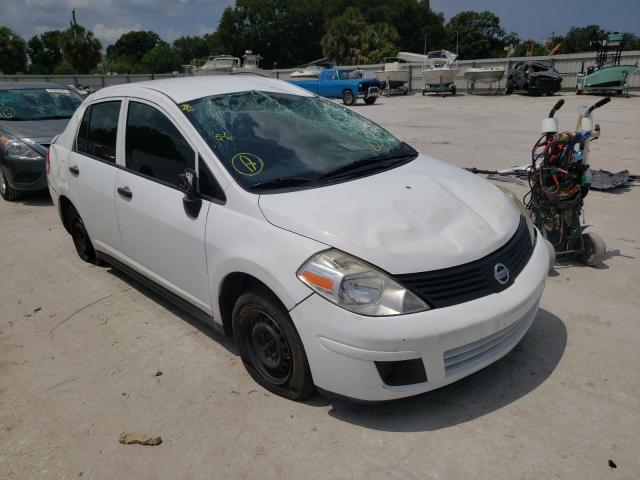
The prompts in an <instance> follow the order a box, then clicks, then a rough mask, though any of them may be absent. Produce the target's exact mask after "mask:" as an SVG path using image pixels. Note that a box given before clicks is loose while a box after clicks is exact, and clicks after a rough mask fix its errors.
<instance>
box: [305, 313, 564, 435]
mask: <svg viewBox="0 0 640 480" xmlns="http://www.w3.org/2000/svg"><path fill="white" fill-rule="evenodd" d="M566 344H567V330H566V328H565V325H564V323H563V322H562V320H561V319H560V318H558V317H557V316H556V315H554V314H553V313H551V312H549V311H547V310H544V309H540V310H539V311H538V315H537V317H536V320H535V321H534V323H533V325H532V327H531V329H530V330H529V332H528V333H527V334H526V335H525V337H524V338H523V339H522V340H521V341H520V343H519V344H518V345H517V346H516V348H514V349H513V350H512V351H511V352H510V353H509V354H507V355H506V356H505V357H504V358H502V359H500V360H499V361H497V362H496V363H494V364H492V365H490V366H488V367H487V368H485V369H483V370H480V371H479V372H477V373H475V374H473V375H471V376H469V377H467V378H464V379H462V380H460V381H458V382H456V383H453V384H451V385H449V386H447V387H443V388H441V389H438V390H434V391H432V392H428V393H425V394H422V395H419V396H416V397H411V398H407V399H402V400H395V401H391V402H386V403H380V404H374V405H361V404H357V403H353V402H349V401H346V400H340V399H332V398H327V397H322V398H323V399H324V400H326V401H323V400H322V399H320V398H314V399H312V400H311V401H309V402H307V403H308V404H309V405H311V406H326V405H331V409H330V410H329V415H331V416H332V417H333V418H335V419H338V420H341V421H343V422H347V423H350V424H353V425H357V426H360V427H364V428H369V429H372V430H380V431H388V432H419V431H431V430H440V429H443V428H447V427H452V426H454V425H458V424H461V423H465V422H468V421H470V420H473V419H475V418H478V417H482V416H484V415H487V414H489V413H491V412H494V411H496V410H499V409H501V408H503V407H505V406H506V405H509V404H511V403H513V402H515V401H517V400H518V399H520V398H522V397H524V396H525V395H527V394H528V393H529V392H531V391H533V390H534V389H535V388H537V387H538V386H539V385H541V384H542V383H543V382H544V381H545V380H546V379H547V378H549V376H550V375H551V374H552V373H553V371H554V370H555V368H556V366H557V365H558V363H559V362H560V359H561V358H562V355H563V353H564V350H565V346H566Z"/></svg>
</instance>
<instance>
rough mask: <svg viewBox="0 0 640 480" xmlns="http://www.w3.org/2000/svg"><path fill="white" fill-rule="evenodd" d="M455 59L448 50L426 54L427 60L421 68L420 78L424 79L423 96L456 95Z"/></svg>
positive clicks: (456, 71)
mask: <svg viewBox="0 0 640 480" xmlns="http://www.w3.org/2000/svg"><path fill="white" fill-rule="evenodd" d="M457 58H458V55H456V54H455V53H453V52H450V51H448V50H436V51H433V52H429V53H427V58H426V60H425V63H424V66H423V67H422V78H423V79H424V87H423V88H422V94H423V95H425V94H426V93H427V92H437V93H444V92H451V93H452V94H453V95H455V94H456V86H455V81H456V75H457V73H458V64H457V63H456V59H457Z"/></svg>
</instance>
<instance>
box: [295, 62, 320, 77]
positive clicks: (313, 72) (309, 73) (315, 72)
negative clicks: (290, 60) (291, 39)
mask: <svg viewBox="0 0 640 480" xmlns="http://www.w3.org/2000/svg"><path fill="white" fill-rule="evenodd" d="M322 70H323V68H322V67H319V66H318V65H309V66H308V67H304V68H301V69H298V70H295V71H294V72H291V75H290V77H291V78H294V79H296V80H304V79H313V78H318V77H319V76H320V72H321V71H322Z"/></svg>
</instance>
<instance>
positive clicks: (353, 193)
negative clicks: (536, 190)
mask: <svg viewBox="0 0 640 480" xmlns="http://www.w3.org/2000/svg"><path fill="white" fill-rule="evenodd" d="M259 205H260V208H261V210H262V212H263V214H264V216H265V217H266V219H267V220H268V221H269V222H270V223H272V224H273V225H275V226H278V227H280V228H284V229H286V230H290V231H292V232H295V233H297V234H300V235H304V236H306V237H309V238H312V239H314V240H316V241H319V242H322V243H324V244H326V245H329V246H332V247H335V248H337V249H340V250H342V251H344V252H347V253H350V254H352V255H355V256H357V257H359V258H361V259H363V260H366V261H368V262H370V263H372V264H374V265H376V266H378V267H379V268H382V269H384V270H386V271H387V272H389V273H392V274H402V273H415V272H422V271H429V270H436V269H440V268H447V267H451V266H455V265H461V264H464V263H468V262H471V261H473V260H477V259H479V258H482V257H484V256H485V255H488V254H489V253H491V252H493V251H495V250H497V249H498V248H499V247H501V246H502V245H504V244H505V243H506V242H507V241H508V240H509V238H511V236H512V235H513V234H514V233H515V231H516V229H517V227H518V223H519V220H520V218H519V217H520V214H519V211H518V208H517V207H516V206H515V205H514V204H513V202H512V201H511V200H509V199H508V198H507V197H506V195H505V194H504V193H502V192H501V191H500V190H499V189H498V188H497V187H496V186H494V185H493V184H491V183H490V182H488V181H486V180H484V179H482V178H480V177H477V176H475V175H474V174H472V173H470V172H467V171H465V170H462V169H460V168H457V167H454V166H453V165H450V164H447V163H445V162H441V161H439V160H436V159H433V158H431V157H428V156H426V155H420V156H419V157H418V158H416V159H415V160H413V161H412V162H409V163H407V164H405V165H402V166H400V167H397V168H394V169H392V170H387V171H385V172H382V173H378V174H375V175H371V176H368V177H364V178H360V179H356V180H352V181H348V182H344V183H340V184H337V185H329V186H325V187H321V188H314V189H308V190H301V191H297V192H289V193H280V194H270V195H261V196H260V198H259Z"/></svg>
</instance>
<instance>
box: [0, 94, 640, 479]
mask: <svg viewBox="0 0 640 480" xmlns="http://www.w3.org/2000/svg"><path fill="white" fill-rule="evenodd" d="M562 98H565V99H566V100H567V104H566V105H565V107H564V108H563V109H562V110H561V111H560V114H559V118H560V120H561V122H562V125H563V127H564V128H567V129H569V128H571V127H573V125H574V122H575V114H576V112H577V107H578V105H580V104H581V103H583V102H585V101H587V102H594V101H596V100H597V98H596V97H575V96H573V95H563V96H562ZM556 100H557V97H554V98H545V97H542V98H527V97H520V96H510V97H486V96H457V97H454V98H440V97H422V96H420V95H411V96H407V97H396V98H389V99H387V98H383V99H380V102H379V103H378V104H376V105H374V106H371V107H365V106H356V107H354V108H356V110H357V111H358V112H360V113H362V114H364V115H367V116H369V117H371V118H372V119H374V120H376V121H377V122H379V123H380V124H382V125H384V126H386V127H388V128H389V129H391V130H392V131H393V132H394V133H396V134H397V135H399V136H401V137H404V138H405V139H406V140H407V141H408V142H409V143H411V144H413V145H414V146H416V147H418V148H420V149H421V150H423V151H425V152H427V153H430V154H432V155H434V156H437V157H439V158H442V159H445V160H448V161H450V162H452V163H455V164H457V165H461V166H477V167H482V168H499V167H508V166H512V165H521V164H524V163H527V162H528V159H529V151H530V149H531V146H532V144H533V142H534V141H535V140H536V138H537V135H538V133H537V132H538V129H539V122H540V119H541V118H542V117H544V116H545V115H546V114H547V112H548V110H549V109H550V108H551V106H552V105H553V103H555V101H556ZM596 118H597V121H598V122H599V123H600V124H601V126H602V138H601V139H600V140H599V141H598V142H597V143H596V144H595V145H594V146H593V152H592V157H591V158H592V161H591V163H592V166H593V167H595V168H605V169H608V170H619V169H623V168H627V169H629V170H631V171H632V172H633V173H640V164H639V162H638V160H639V159H640V157H639V153H638V152H640V137H639V136H638V132H640V97H638V96H634V97H632V98H630V99H626V98H614V100H613V101H612V103H611V104H609V105H607V106H606V107H604V108H603V109H601V110H599V111H597V113H596ZM502 185H506V186H510V185H511V184H502ZM513 188H514V190H516V191H517V192H518V193H519V194H522V193H524V188H523V187H518V186H514V187H513ZM639 205H640V189H638V188H633V187H631V188H628V189H626V190H625V191H618V192H615V193H601V192H592V193H590V195H589V196H588V197H587V199H586V207H585V215H586V221H587V223H589V224H592V225H593V226H594V227H593V228H594V230H596V231H598V232H599V233H600V234H601V235H602V236H603V237H604V239H605V240H606V242H607V247H608V255H607V258H606V260H605V262H604V265H602V266H601V267H600V268H588V267H584V266H581V265H580V264H577V263H565V264H561V265H558V266H557V268H556V273H555V274H553V276H551V277H550V278H549V282H548V284H547V289H546V291H545V293H544V296H543V298H542V305H541V310H540V313H539V314H538V317H537V319H536V321H535V323H534V325H533V327H532V328H531V330H530V331H529V333H528V334H527V335H526V336H525V338H524V339H523V340H522V342H521V343H520V345H518V346H517V347H516V349H515V350H514V351H513V352H511V353H510V354H509V355H507V356H506V357H505V358H504V359H502V360H500V361H499V362H497V363H495V364H494V365H492V366H490V367H489V368H487V369H485V370H483V371H481V372H479V373H477V374H475V375H473V376H471V377H469V378H467V379H465V380H462V381H460V382H458V383H456V384H454V385H451V386H449V387H447V388H443V389H441V390H439V391H435V392H431V393H429V394H425V395H422V396H420V397H416V398H411V399H406V400H401V401H397V402H393V403H388V404H384V405H379V406H360V405H354V404H349V403H345V402H342V401H336V400H331V399H327V398H324V397H322V396H319V395H318V396H316V397H315V398H313V399H312V400H311V401H308V402H306V403H294V402H291V401H288V400H284V399H282V398H279V397H276V396H274V395H271V394H269V393H267V392H266V391H265V390H263V389H262V388H260V387H259V386H258V385H256V384H255V383H254V382H253V381H252V380H251V378H250V377H249V375H248V374H247V373H246V372H245V371H244V368H243V366H242V363H241V361H240V359H239V357H238V356H237V354H236V350H235V348H234V346H233V345H232V343H231V342H230V341H229V340H227V339H224V338H222V337H221V336H219V335H218V334H216V333H215V332H213V331H212V330H211V329H209V328H207V327H205V326H204V325H202V324H200V323H198V322H197V321H196V320H194V319H193V318H191V317H189V316H188V315H187V314H185V313H183V312H182V311H180V310H178V309H177V308H175V307H173V306H171V305H170V304H168V303H166V302H165V301H163V300H162V299H160V298H159V297H158V296H156V295H154V294H152V293H150V292H149V291H148V290H146V289H145V288H143V287H141V286H140V285H138V284H136V283H135V282H133V281H132V280H129V279H128V278H126V277H124V276H123V275H121V274H120V273H118V272H117V271H114V270H112V269H110V268H100V267H95V266H91V265H88V264H86V263H84V262H82V261H80V259H79V258H78V257H77V255H76V253H75V251H74V248H73V244H72V241H71V238H70V237H69V236H68V235H67V233H66V232H65V231H64V229H63V227H62V225H61V224H60V221H59V219H58V217H57V215H56V212H55V210H54V208H53V207H52V206H51V204H50V202H49V201H48V199H47V197H45V196H29V197H27V198H25V199H24V200H23V201H21V202H17V203H7V202H4V201H2V200H0V478H2V479H7V480H9V479H19V480H22V479H71V478H79V477H83V478H89V479H102V478H108V479H122V478H129V479H155V478H163V479H164V478H167V479H172V480H176V479H214V478H231V479H236V478H261V479H289V478H291V479H294V478H295V479H297V478H299V479H302V478H305V479H306V478H318V479H349V478H353V479H361V478H362V479H384V480H389V479H458V478H459V479H465V480H466V479H486V478H491V479H515V478H518V479H541V478H545V479H548V478H565V479H603V478H611V479H621V478H627V479H637V478H640V355H639V353H638V351H639V350H638V345H640V324H639V319H640V306H639V301H640V287H639V285H640V261H639V260H638V257H639V256H640V221H639V220H640V214H639V210H640V209H639V208H638V206H639ZM389 321H392V319H391V320H389ZM160 372H161V374H160ZM123 431H135V432H145V433H150V434H158V435H161V436H162V438H163V439H164V443H162V445H160V446H155V447H149V446H140V445H121V444H120V443H118V436H119V435H120V433H122V432H123ZM611 462H613V463H611ZM614 465H615V466H617V468H616V467H614Z"/></svg>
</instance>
